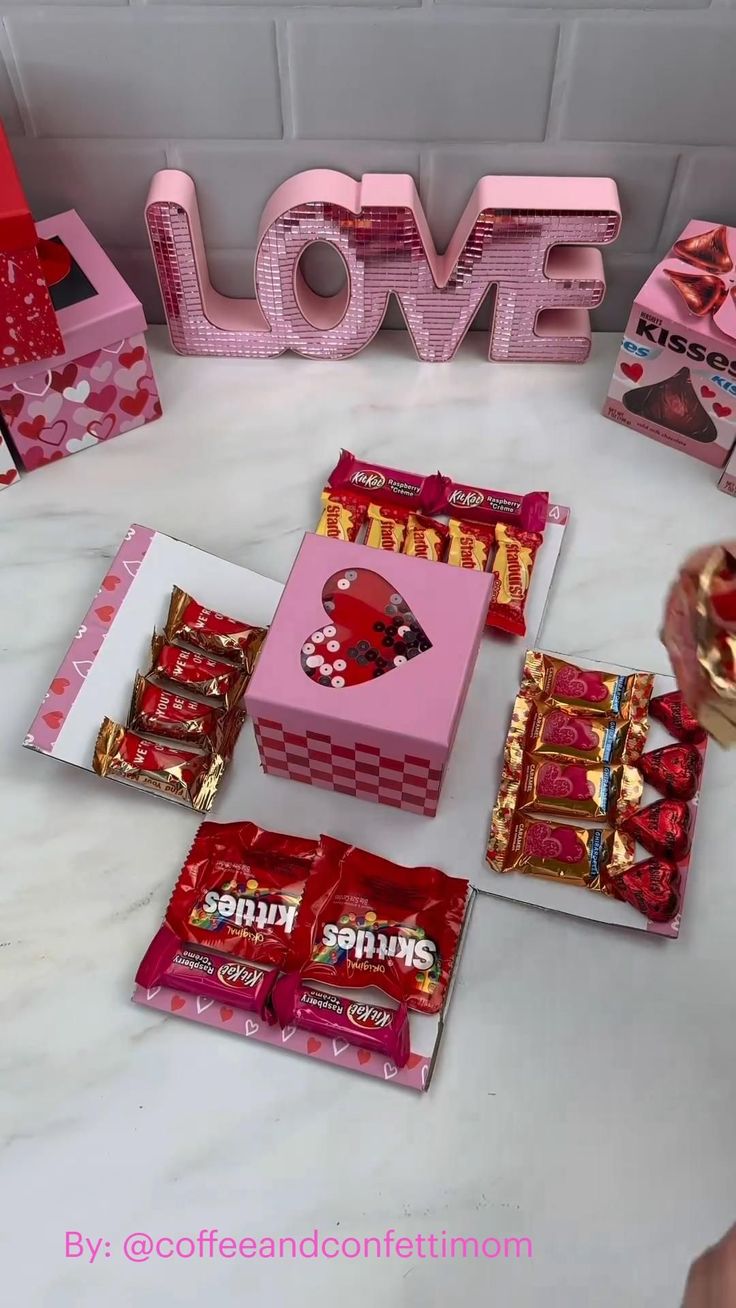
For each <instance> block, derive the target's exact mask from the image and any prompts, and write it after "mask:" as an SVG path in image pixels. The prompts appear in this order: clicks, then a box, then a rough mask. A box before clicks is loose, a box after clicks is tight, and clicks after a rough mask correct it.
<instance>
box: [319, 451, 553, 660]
mask: <svg viewBox="0 0 736 1308" xmlns="http://www.w3.org/2000/svg"><path fill="white" fill-rule="evenodd" d="M548 500H549V496H548V495H547V493H546V492H541V491H534V492H532V493H531V494H529V495H507V494H505V493H503V492H501V491H492V490H485V489H483V488H482V487H476V486H466V485H464V484H462V483H458V482H453V481H451V480H450V478H449V477H444V476H443V475H442V474H441V473H435V474H434V475H433V476H430V477H417V476H416V475H415V474H413V473H408V472H400V471H398V470H397V469H392V468H385V467H382V466H380V465H373V464H366V463H362V462H361V461H360V460H358V459H356V458H355V457H354V455H352V454H350V453H349V452H348V451H347V450H343V452H342V454H341V456H340V460H339V462H338V464H337V467H336V468H335V469H334V471H333V473H332V474H331V476H330V478H329V480H328V484H327V486H326V487H325V490H324V491H323V492H322V506H323V507H322V516H321V518H320V520H319V523H318V525H317V534H318V535H324V536H331V537H333V538H335V539H339V540H347V541H359V540H360V541H362V543H363V544H365V545H369V546H372V547H374V548H376V549H383V550H393V551H394V552H396V553H399V552H401V553H403V554H408V555H413V556H415V557H417V558H423V559H429V560H431V561H433V562H437V563H448V564H450V565H451V566H454V567H460V568H472V569H473V570H474V571H477V572H485V571H487V569H488V567H489V565H490V568H491V572H492V575H493V578H494V585H493V591H492V594H491V603H490V607H489V611H488V618H487V626H488V627H495V628H497V629H498V630H501V631H506V632H509V633H510V634H512V635H517V636H523V635H524V634H525V632H526V622H525V617H524V610H525V606H526V600H527V596H528V593H529V586H530V584H531V578H532V571H533V568H534V562H535V559H536V556H537V552H538V550H539V548H540V546H541V544H542V540H543V533H544V527H545V523H546V517H547V507H548ZM433 514H440V515H448V516H449V520H448V521H447V522H445V521H442V520H440V519H439V518H437V517H435V516H431V515H433Z"/></svg>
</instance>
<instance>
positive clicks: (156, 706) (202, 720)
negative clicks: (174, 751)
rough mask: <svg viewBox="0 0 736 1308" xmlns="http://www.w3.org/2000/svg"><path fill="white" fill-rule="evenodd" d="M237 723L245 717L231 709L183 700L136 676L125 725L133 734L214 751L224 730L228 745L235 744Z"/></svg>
mask: <svg viewBox="0 0 736 1308" xmlns="http://www.w3.org/2000/svg"><path fill="white" fill-rule="evenodd" d="M236 714H237V721H238V722H239V723H241V724H242V723H243V722H244V720H245V714H244V713H243V712H242V711H241V710H239V709H234V710H232V711H231V712H230V713H226V712H225V711H224V710H222V709H220V708H214V707H213V706H212V705H211V704H202V703H200V701H199V700H196V699H185V698H184V697H183V696H182V695H177V694H176V693H175V692H174V691H171V690H165V689H164V687H163V686H157V685H156V683H155V682H154V681H148V680H146V678H145V677H141V676H140V674H136V679H135V682H134V684H133V695H132V698H131V702H130V713H129V715H128V726H129V727H131V728H132V729H133V730H134V731H142V732H146V733H147V734H149V735H152V736H166V737H168V738H169V739H170V740H185V741H189V742H190V744H192V745H199V746H201V747H202V748H205V749H212V750H217V749H218V748H219V742H220V740H221V738H222V734H223V731H225V732H226V733H227V736H228V740H229V742H230V745H231V746H233V745H234V744H235V732H234V730H233V727H234V725H235V722H236V718H235V716H234V715H236Z"/></svg>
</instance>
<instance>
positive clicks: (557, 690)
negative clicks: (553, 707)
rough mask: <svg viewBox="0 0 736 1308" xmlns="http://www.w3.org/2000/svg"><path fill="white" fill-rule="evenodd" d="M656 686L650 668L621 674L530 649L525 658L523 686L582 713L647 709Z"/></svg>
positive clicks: (615, 714) (621, 715) (624, 715)
mask: <svg viewBox="0 0 736 1308" xmlns="http://www.w3.org/2000/svg"><path fill="white" fill-rule="evenodd" d="M653 687H654V675H653V673H651V672H631V673H629V674H627V675H626V676H619V675H617V674H616V673H615V672H604V671H603V670H602V669H600V668H578V667H576V666H575V664H574V663H567V662H566V661H565V660H564V659H561V658H556V657H555V655H554V654H545V653H543V652H542V651H541V650H535V649H530V650H529V651H528V652H527V655H526V658H525V660H524V673H523V677H522V682H521V689H522V691H523V690H527V689H528V690H530V691H531V692H532V693H533V694H538V695H541V696H542V697H543V698H544V699H548V700H551V701H552V702H553V703H554V704H559V705H560V706H561V707H562V708H568V709H580V710H581V712H583V713H606V714H610V715H611V716H612V717H617V718H622V719H626V718H628V717H629V716H630V715H631V713H632V710H633V711H634V713H635V714H639V713H641V712H642V711H643V712H646V709H647V706H648V704H649V699H650V696H651V694H652V689H653Z"/></svg>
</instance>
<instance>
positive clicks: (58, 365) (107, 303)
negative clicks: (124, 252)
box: [0, 209, 161, 484]
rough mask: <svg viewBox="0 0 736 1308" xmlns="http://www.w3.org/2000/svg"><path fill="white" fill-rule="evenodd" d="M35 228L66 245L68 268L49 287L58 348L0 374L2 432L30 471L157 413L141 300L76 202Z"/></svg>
mask: <svg viewBox="0 0 736 1308" xmlns="http://www.w3.org/2000/svg"><path fill="white" fill-rule="evenodd" d="M38 233H39V236H41V237H44V238H45V239H46V240H47V241H60V242H61V243H62V244H63V245H64V246H66V248H67V250H68V251H69V254H70V255H71V269H70V271H69V273H68V275H67V276H66V277H64V278H63V279H62V280H61V281H59V282H57V283H56V284H55V285H54V286H53V287H52V288H51V296H52V300H53V301H54V307H55V308H56V312H57V317H58V321H59V326H60V328H61V331H62V334H63V337H64V345H65V347H66V351H65V353H64V354H61V355H57V356H55V357H54V358H51V359H49V360H47V361H45V362H44V363H43V364H41V365H40V366H39V364H38V363H37V362H35V363H33V364H19V365H17V366H16V367H11V368H4V369H3V370H2V373H1V374H0V417H1V418H2V423H3V427H4V435H5V437H6V438H7V444H8V445H10V446H12V447H13V449H14V450H15V452H16V455H17V458H18V460H19V461H20V463H21V464H22V465H23V467H24V468H25V469H26V470H27V471H32V470H33V469H35V468H40V467H42V466H43V465H44V464H47V463H52V462H54V461H55V460H57V459H60V458H63V457H64V456H65V455H67V454H75V453H76V452H77V451H78V450H83V449H87V448H90V447H92V446H94V445H99V444H100V443H101V442H103V441H108V440H110V439H112V437H113V436H119V435H120V433H121V432H125V431H130V430H132V428H134V427H140V426H142V425H143V423H146V422H151V421H152V420H153V419H154V418H158V417H160V415H161V404H160V401H159V398H158V390H157V388H156V382H155V380H154V376H153V369H152V367H151V360H150V358H149V355H148V350H147V348H146V340H145V335H144V333H145V330H146V320H145V316H144V313H143V307H142V305H141V303H140V301H139V300H138V299H137V298H136V296H135V295H134V294H133V292H132V291H131V289H130V287H129V286H128V285H127V284H126V283H125V281H124V280H123V278H122V277H121V276H120V273H119V272H118V271H117V269H116V268H115V267H114V266H113V264H112V263H111V262H110V260H109V259H108V257H107V255H106V254H105V252H104V250H103V249H102V247H101V246H100V245H98V243H97V241H96V240H95V239H94V237H93V236H92V234H91V233H90V231H89V230H88V228H87V227H86V226H85V224H84V223H83V222H82V219H81V218H80V217H79V215H78V214H77V213H75V211H74V210H73V209H70V210H68V212H66V213H62V214H57V215H56V217H54V218H47V219H46V220H45V221H44V222H41V223H39V224H38ZM2 454H3V448H0V464H2ZM1 471H2V467H1V466H0V472H1ZM0 484H2V483H1V482H0Z"/></svg>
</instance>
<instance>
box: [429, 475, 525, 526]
mask: <svg viewBox="0 0 736 1308" xmlns="http://www.w3.org/2000/svg"><path fill="white" fill-rule="evenodd" d="M442 480H443V483H444V485H443V490H442V498H441V500H440V503H439V504H436V505H435V507H434V512H435V513H446V514H447V515H448V516H449V517H451V518H464V519H467V520H468V521H471V522H489V523H496V522H504V523H511V524H513V525H514V526H516V527H520V528H521V529H522V531H533V532H543V531H544V528H545V526H546V523H547V509H548V507H549V493H548V492H547V491H530V493H529V494H528V495H511V494H509V492H507V491H495V490H484V489H483V487H481V486H467V485H466V484H465V483H464V482H460V481H451V480H450V478H449V477H443V479H442Z"/></svg>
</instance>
